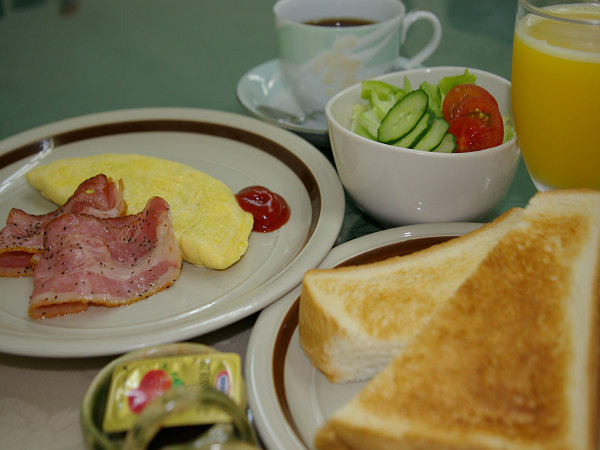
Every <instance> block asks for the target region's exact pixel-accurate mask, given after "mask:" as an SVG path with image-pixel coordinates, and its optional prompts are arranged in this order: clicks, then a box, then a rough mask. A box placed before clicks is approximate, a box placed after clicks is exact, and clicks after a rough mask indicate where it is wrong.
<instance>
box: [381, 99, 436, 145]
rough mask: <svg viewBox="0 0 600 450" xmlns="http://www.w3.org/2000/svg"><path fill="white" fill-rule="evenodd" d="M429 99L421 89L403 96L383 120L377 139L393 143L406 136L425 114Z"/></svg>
mask: <svg viewBox="0 0 600 450" xmlns="http://www.w3.org/2000/svg"><path fill="white" fill-rule="evenodd" d="M428 101H429V98H428V97H427V94H426V93H425V92H424V91H422V90H420V89H417V90H416V91H412V92H409V93H408V94H406V95H405V96H404V97H402V98H401V99H400V100H399V101H398V103H396V104H395V105H394V106H392V108H391V109H390V110H389V111H388V113H387V114H386V115H385V117H384V118H383V120H382V121H381V125H380V126H379V130H378V133H377V140H378V141H379V142H383V143H386V144H393V143H394V142H396V141H398V140H400V139H402V138H403V137H404V136H406V135H407V134H408V133H409V132H410V131H411V130H412V129H413V128H414V127H415V126H416V125H417V123H419V120H421V117H423V114H425V111H426V110H427V103H428Z"/></svg>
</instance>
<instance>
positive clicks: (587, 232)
mask: <svg viewBox="0 0 600 450" xmlns="http://www.w3.org/2000/svg"><path fill="white" fill-rule="evenodd" d="M490 229H492V230H490ZM477 241H479V243H478V242H477ZM453 246H456V247H455V248H453ZM480 246H481V247H480ZM473 247H474V248H478V250H476V251H475V252H474V253H475V254H476V255H473V251H472V250H471V248H473ZM461 249H462V250H464V253H463V255H462V257H461V256H460V255H459V253H460V250H461ZM599 249H600V192H598V191H592V190H573V191H568V190H567V191H552V192H543V193H538V194H536V195H535V196H534V197H533V198H532V199H531V201H530V202H529V204H528V205H527V207H526V208H517V209H516V210H510V211H508V212H507V213H505V214H504V215H503V216H502V217H500V218H499V219H497V220H496V221H494V222H492V223H491V224H486V225H484V226H483V227H482V228H481V229H479V230H476V231H474V232H473V236H469V235H466V236H465V237H463V238H458V239H457V240H456V243H455V244H452V241H448V242H447V243H442V244H438V245H437V246H434V247H430V248H429V249H426V250H423V251H422V252H419V253H422V255H419V254H418V253H415V254H412V255H408V256H404V257H401V258H399V259H394V260H391V261H390V262H382V263H374V264H368V265H365V266H362V267H355V268H348V269H347V268H340V269H333V271H340V273H341V274H340V275H334V272H333V271H332V270H326V271H324V274H323V275H322V276H321V275H319V274H315V273H310V272H309V274H307V278H306V281H307V283H308V284H309V286H307V287H306V288H304V287H303V292H302V295H301V298H300V318H299V328H300V330H299V332H300V336H303V335H304V338H301V343H303V345H304V343H306V342H308V343H309V345H307V346H304V347H303V348H304V350H305V352H306V353H307V355H308V356H309V357H310V358H311V360H317V361H319V364H320V365H323V366H326V364H325V362H326V361H327V360H328V359H329V360H330V362H331V363H332V364H342V363H340V362H339V361H342V360H343V359H347V360H350V361H349V362H344V363H343V364H344V365H345V367H346V368H347V370H351V369H352V360H354V361H355V364H354V370H355V371H357V372H360V371H361V370H362V368H358V367H359V366H360V365H368V364H374V365H376V367H377V369H376V370H380V367H382V366H383V365H385V363H380V362H378V361H376V360H377V359H378V358H379V354H381V353H386V352H385V350H381V348H382V347H387V346H392V345H396V344H397V342H398V341H399V340H400V341H401V339H398V338H397V336H398V335H400V334H401V333H402V332H403V331H402V330H401V329H402V328H403V327H404V326H405V325H406V324H410V323H413V322H416V323H417V325H416V327H415V328H416V329H414V330H412V331H410V330H409V332H408V333H406V337H405V338H404V346H403V347H402V348H401V349H400V351H399V352H398V353H397V356H393V355H387V354H385V355H384V357H385V358H384V359H385V360H386V361H388V362H389V361H391V362H389V364H387V365H386V366H385V368H383V369H382V370H381V371H380V372H379V373H378V374H377V375H375V376H374V378H372V379H371V380H370V381H369V382H368V383H367V384H366V386H365V388H364V389H363V390H362V391H361V392H360V393H359V394H358V395H357V396H356V397H354V398H353V399H351V400H350V401H349V402H347V403H346V404H345V405H344V406H342V407H341V408H340V409H338V410H337V411H336V412H334V413H333V415H332V416H331V417H330V418H329V419H328V420H327V422H326V423H325V425H324V426H323V427H322V428H321V429H320V430H319V431H318V433H317V435H316V437H315V446H316V447H317V448H319V449H325V448H345V449H359V448H361V449H362V448H392V447H394V448H396V447H398V448H450V447H451V448H458V447H461V448H467V447H468V448H482V449H483V448H523V449H524V448H534V447H535V448H596V445H597V442H598V396H597V387H598V380H599V373H598V369H599V366H598V363H599V361H598V355H597V345H598V342H597V339H598V335H599V332H600V330H599V328H598V326H599V325H598V311H599V307H600V305H599V302H600V298H599V293H598V279H599V278H600V261H599V259H600V252H599ZM453 254H454V255H457V256H456V257H453ZM402 258H406V261H407V262H405V263H402V262H401V259H402ZM436 258H440V259H441V260H442V261H443V262H446V263H447V264H445V265H443V267H444V268H445V269H444V268H443V269H442V270H441V271H440V267H439V266H436V265H435V261H436ZM463 260H466V262H465V261H463ZM426 261H429V262H431V263H433V270H437V272H438V273H437V275H429V274H427V273H426V271H425V269H424V267H425V266H426V264H425V262H426ZM457 263H460V264H462V267H459V268H457V271H459V272H462V280H461V279H460V278H461V277H457V275H456V274H455V273H453V270H454V269H453V265H454V264H457ZM411 266H412V267H414V268H415V272H414V277H413V278H411V277H410V274H411V271H410V270H409V269H410V268H411ZM402 268H404V269H406V273H405V274H404V275H403V277H404V279H406V280H407V281H406V284H407V285H408V288H409V290H412V288H413V287H417V286H419V287H420V288H419V289H418V290H415V292H417V291H418V294H419V296H422V297H425V298H426V299H427V298H429V297H431V298H435V297H436V295H437V290H438V289H444V288H445V287H448V289H449V291H450V292H449V293H445V294H443V295H442V298H441V299H439V300H438V301H437V303H435V304H434V306H433V308H424V309H422V310H419V309H416V308H414V306H413V305H412V304H411V302H410V301H408V302H406V301H402V300H403V297H404V295H405V294H404V293H403V292H402V291H401V290H402V284H400V283H398V284H396V280H395V278H396V277H395V276H394V269H397V270H396V271H397V272H399V269H402ZM445 270H446V271H449V276H450V279H451V280H450V281H446V280H444V275H445V274H444V271H445ZM361 271H364V273H361ZM319 277H321V279H319ZM436 278H437V279H436ZM328 279H329V280H330V281H329V282H330V283H331V284H333V285H334V286H332V287H322V286H317V288H315V286H314V285H316V284H318V282H319V281H324V280H328ZM315 280H316V281H315ZM437 283H441V288H440V286H438V285H437ZM452 283H455V285H454V286H453V285H452ZM324 284H325V283H324ZM378 284H379V285H385V284H389V285H391V286H393V285H396V287H395V288H393V287H390V288H389V289H390V291H391V290H392V289H396V290H397V291H398V297H399V298H400V299H401V301H402V302H401V304H400V305H399V306H398V307H396V308H393V307H391V306H388V305H389V304H390V301H389V299H388V301H387V302H385V303H384V307H383V308H379V314H377V311H378V306H379V305H378V302H379V300H380V298H379V296H378V295H377V293H378V291H377V289H375V291H372V290H371V287H372V286H375V287H376V288H377V287H378V286H377V285H378ZM335 285H337V286H335ZM378 288H379V290H383V289H382V288H381V287H378ZM358 290H362V294H363V296H362V300H360V299H359V298H358V294H357V295H354V292H355V291H358ZM347 292H351V293H352V294H353V296H352V297H350V298H351V299H352V300H351V302H352V307H353V308H354V309H356V311H357V313H356V314H354V316H355V317H352V315H353V314H349V313H348V311H347V310H344V309H343V308H340V304H341V301H338V300H337V299H336V296H337V295H340V296H342V295H346V294H345V293H347ZM372 292H375V294H374V295H372ZM317 295H318V296H323V298H322V299H321V298H319V299H317V298H316V296H317ZM408 295H410V294H408ZM390 296H391V294H389V295H388V297H390ZM311 297H315V298H311ZM384 298H385V297H384ZM305 302H306V304H304V303H305ZM405 303H406V304H407V307H406V308H405V307H404V304H405ZM307 308H308V309H309V312H307V311H306V309H307ZM303 309H305V311H304V312H303ZM372 310H375V312H372ZM384 312H385V314H384ZM359 313H364V314H365V317H364V318H362V319H360V320H358V319H357V317H359V315H360V314H359ZM405 314H406V315H407V316H408V318H406V317H403V316H404V315H405ZM302 315H304V317H305V318H304V319H302ZM309 318H310V320H311V324H307V319H309ZM336 319H338V320H336ZM352 320H354V323H353V322H351V321H352ZM361 320H362V323H361ZM318 321H322V323H321V324H319V323H317V322H318ZM338 324H341V325H339V326H340V327H342V329H341V330H339V329H338ZM306 326H312V327H313V329H315V330H317V331H316V332H317V333H320V334H319V335H318V336H317V339H323V340H327V335H328V334H331V335H332V336H333V340H334V341H335V340H337V341H338V342H337V347H336V349H337V351H338V352H339V353H341V354H340V355H335V356H332V355H329V354H326V353H325V352H324V351H323V348H322V347H323V346H321V347H320V346H318V345H313V344H311V339H307V337H306V333H307V331H308V330H303V329H302V328H303V327H306ZM394 327H396V328H397V329H398V330H399V331H395V330H394ZM319 328H321V330H320V331H319ZM361 329H364V330H366V331H362V330H361ZM357 330H358V331H357ZM355 333H356V334H357V335H356V336H354V334H355ZM364 336H367V337H366V339H370V341H371V342H370V348H371V349H373V351H372V353H371V354H369V352H367V351H366V350H365V349H364V348H366V347H367V346H366V345H363V343H362V342H361V341H362V340H363V338H364ZM355 349H357V351H356V353H354V350H355ZM323 355H325V356H323ZM320 358H324V361H325V362H324V361H322V360H320ZM374 360H375V361H374ZM373 361H374V362H373ZM359 375H360V374H359ZM363 376H364V374H363ZM344 377H345V378H344V379H355V377H353V376H352V374H351V373H349V374H346V375H344Z"/></svg>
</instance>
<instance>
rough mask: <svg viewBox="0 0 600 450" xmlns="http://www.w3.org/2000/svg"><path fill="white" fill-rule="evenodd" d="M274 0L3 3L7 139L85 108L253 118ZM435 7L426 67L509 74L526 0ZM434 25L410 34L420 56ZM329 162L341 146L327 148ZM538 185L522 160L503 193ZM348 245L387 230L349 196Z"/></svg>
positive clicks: (1, 129) (511, 197)
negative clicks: (434, 36)
mask: <svg viewBox="0 0 600 450" xmlns="http://www.w3.org/2000/svg"><path fill="white" fill-rule="evenodd" d="M273 3H274V1H273V0H176V1H175V0H79V1H77V0H45V1H44V0H10V1H9V0H0V139H2V138H5V137H8V136H10V135H12V134H15V133H18V132H21V131H25V130H27V129H29V128H32V127H36V126H39V125H43V124H46V123H50V122H54V121H57V120H61V119H66V118H70V117H74V116H78V115H82V114H89V113H95V112H100V111H112V110H118V109H124V108H140V107H160V106H177V107H194V108H207V109H216V110H223V111H229V112H234V113H239V114H248V113H247V111H246V110H245V109H244V108H243V107H242V105H241V104H240V103H239V102H238V100H237V97H236V94H235V88H236V85H237V82H238V80H239V79H240V77H241V76H242V75H243V74H244V73H245V72H246V71H248V70H249V69H251V68H252V67H255V66H257V65H258V64H261V63H263V62H265V61H269V60H271V59H274V58H275V57H276V47H275V41H274V36H275V34H274V30H273V16H272V7H273ZM405 4H406V7H407V10H413V9H428V10H431V11H433V12H435V13H436V14H437V15H438V17H439V18H440V20H441V21H442V26H443V36H442V42H441V44H440V46H439V48H438V49H437V51H436V52H435V53H434V55H432V56H431V57H430V59H429V60H428V61H426V65H427V66H435V65H458V66H468V67H475V68H479V69H483V70H488V71H490V72H493V73H496V74H498V75H501V76H503V77H506V78H510V66H511V51H512V30H513V22H514V16H515V11H516V0H509V1H507V0H477V1H474V0H443V1H442V0H408V1H406V2H405ZM429 32H430V30H429V29H428V25H427V24H418V25H416V26H415V27H414V28H413V30H411V33H409V36H408V39H407V42H406V45H405V47H404V50H403V53H404V54H406V55H410V54H411V52H412V53H414V52H415V51H416V50H417V49H418V48H419V47H418V46H419V41H420V40H421V39H423V38H424V37H426V36H427V34H428V33H429ZM321 151H323V152H324V153H325V154H326V155H327V156H328V157H329V158H330V160H332V158H331V150H330V149H329V148H323V149H321ZM534 192H535V187H534V186H533V184H532V183H531V181H530V179H529V177H528V175H527V172H526V170H525V168H524V166H523V164H522V163H521V164H520V166H519V169H518V172H517V175H516V178H515V181H514V183H513V186H512V187H511V189H510V191H509V192H508V194H507V195H506V197H505V198H504V200H503V201H502V202H501V203H500V204H499V205H498V206H497V207H496V208H495V209H494V210H493V211H492V212H491V213H490V214H489V215H487V216H485V217H482V218H480V219H479V221H482V222H483V221H488V220H490V219H492V218H494V217H495V216H497V215H498V214H500V213H502V212H503V211H505V210H506V209H508V208H510V207H512V206H523V205H525V204H526V203H527V201H528V199H529V198H530V197H531V195H533V193H534ZM347 203H348V204H347V207H346V220H345V221H344V225H343V228H342V232H341V234H340V239H339V240H338V242H341V241H346V240H348V239H351V238H353V237H357V236H360V235H362V234H366V233H369V232H372V231H376V230H378V229H381V227H380V226H379V225H378V224H376V223H375V222H373V221H372V220H371V219H370V218H368V217H365V216H364V215H363V214H362V213H361V212H360V211H359V210H358V209H357V208H356V206H355V205H354V204H353V203H352V201H351V200H350V199H348V202H347Z"/></svg>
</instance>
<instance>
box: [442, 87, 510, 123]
mask: <svg viewBox="0 0 600 450" xmlns="http://www.w3.org/2000/svg"><path fill="white" fill-rule="evenodd" d="M470 97H484V98H487V99H488V100H490V101H491V102H493V103H494V104H495V105H496V108H497V107H498V103H496V99H495V98H494V96H493V95H492V94H490V93H489V92H488V91H487V90H486V89H484V88H482V87H481V86H477V85H476V84H469V83H465V84H459V85H458V86H454V87H453V88H452V89H450V90H449V91H448V93H447V94H446V96H445V97H444V103H443V104H442V114H443V115H444V119H446V122H450V121H451V120H452V119H456V118H457V117H458V116H457V115H456V114H455V110H456V108H457V107H458V105H459V104H460V103H462V102H463V101H464V100H466V99H467V98H470Z"/></svg>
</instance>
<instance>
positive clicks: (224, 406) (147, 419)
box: [123, 386, 258, 450]
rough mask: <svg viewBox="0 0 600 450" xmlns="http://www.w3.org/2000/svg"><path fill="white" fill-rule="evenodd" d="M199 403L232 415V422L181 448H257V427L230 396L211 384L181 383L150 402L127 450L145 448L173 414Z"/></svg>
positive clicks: (129, 438)
mask: <svg viewBox="0 0 600 450" xmlns="http://www.w3.org/2000/svg"><path fill="white" fill-rule="evenodd" d="M198 404H201V405H204V406H210V407H216V408H218V409H220V410H221V411H224V412H225V413H226V414H227V415H229V417H230V418H231V422H230V423H223V424H217V425H214V426H213V427H212V428H210V429H209V430H208V431H207V432H206V433H204V434H203V435H201V436H200V437H199V438H196V439H195V440H193V441H192V442H188V443H186V444H181V445H178V446H177V448H178V449H194V450H200V449H211V448H215V447H214V445H216V444H218V445H219V447H218V448H220V449H221V450H227V449H232V450H233V449H239V450H242V449H243V450H252V449H257V448H258V447H257V446H256V445H257V440H256V434H255V432H254V429H253V428H252V427H251V425H250V423H249V422H248V418H247V417H246V414H245V411H244V410H243V409H242V408H240V407H239V406H238V405H237V404H236V403H235V402H234V401H233V400H232V399H230V398H229V397H228V396H227V395H225V394H223V393H221V392H219V391H217V390H216V389H214V388H212V387H210V386H181V387H178V388H175V389H170V390H168V391H167V392H165V393H164V394H162V395H161V396H160V397H157V398H156V399H154V400H153V401H152V402H151V403H150V404H148V405H147V406H146V407H145V408H144V410H143V411H142V412H141V414H140V415H139V417H138V419H137V420H136V422H135V424H134V426H133V428H131V430H129V432H128V433H127V435H126V437H125V442H124V444H123V450H142V449H146V448H148V445H149V444H150V442H151V441H152V439H153V438H154V437H155V436H156V434H157V433H158V432H159V431H160V429H161V428H162V427H163V424H164V423H165V422H166V421H167V419H169V418H170V417H172V416H173V415H176V414H179V413H181V412H183V411H186V410H189V409H192V408H195V407H197V406H198Z"/></svg>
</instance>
